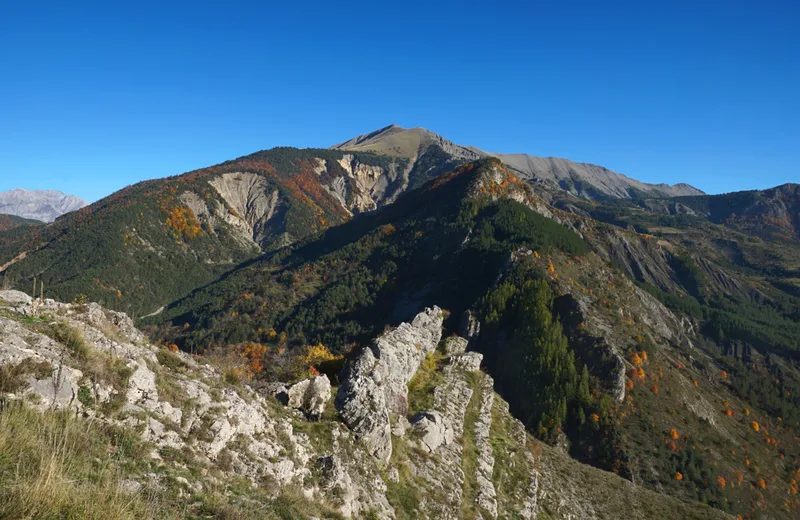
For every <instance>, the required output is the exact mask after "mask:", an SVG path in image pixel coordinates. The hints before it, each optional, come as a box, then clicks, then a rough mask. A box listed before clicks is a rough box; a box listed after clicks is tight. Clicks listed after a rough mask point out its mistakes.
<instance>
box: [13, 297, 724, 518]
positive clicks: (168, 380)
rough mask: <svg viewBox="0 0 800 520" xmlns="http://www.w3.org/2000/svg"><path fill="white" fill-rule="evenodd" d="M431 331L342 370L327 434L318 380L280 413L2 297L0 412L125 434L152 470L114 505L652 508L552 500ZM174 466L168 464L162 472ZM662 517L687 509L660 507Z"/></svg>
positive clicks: (544, 459)
mask: <svg viewBox="0 0 800 520" xmlns="http://www.w3.org/2000/svg"><path fill="white" fill-rule="evenodd" d="M441 320H442V314H441V311H440V310H439V309H438V308H433V309H429V310H427V311H425V312H423V313H421V314H419V315H418V316H417V317H416V318H415V319H414V320H413V321H412V322H411V323H404V324H402V325H400V326H399V327H397V328H395V329H392V330H390V331H388V332H387V333H385V334H383V335H381V336H380V337H379V338H377V339H376V340H375V341H374V343H373V345H372V346H371V347H370V348H367V349H365V350H364V351H363V352H362V353H361V354H360V355H359V356H358V357H356V358H355V359H354V360H353V361H352V362H351V365H350V366H349V368H348V369H347V370H346V371H345V375H344V379H343V383H342V386H341V387H340V389H339V391H338V395H337V400H336V401H337V408H338V409H339V411H340V413H341V418H342V422H339V421H338V420H337V419H336V418H335V416H334V415H333V410H332V406H331V403H330V402H329V401H330V398H331V388H330V383H329V382H328V380H327V378H326V377H325V376H319V377H317V378H315V379H312V380H307V381H303V382H300V383H299V384H297V385H293V386H292V387H290V388H288V389H287V390H279V392H287V393H288V405H289V406H284V405H282V404H280V403H279V401H278V400H276V399H275V398H274V397H272V395H271V394H269V393H261V392H258V391H255V390H254V389H253V388H251V387H250V386H249V385H248V384H246V383H241V382H231V381H230V380H229V378H228V377H223V374H222V373H221V372H220V370H219V369H217V368H215V367H214V366H212V365H209V364H206V363H204V362H203V361H202V360H198V359H194V358H192V357H189V356H186V355H184V354H181V353H180V352H173V351H170V350H168V349H165V348H163V347H156V346H154V345H152V344H149V343H148V342H147V340H146V338H145V337H144V336H143V335H142V334H141V333H140V332H139V331H138V330H136V329H135V328H134V327H133V324H132V322H131V320H130V319H129V318H128V317H127V316H125V315H124V314H122V313H116V312H112V311H108V310H105V309H103V308H102V307H100V306H98V305H96V304H87V305H77V304H74V305H68V304H62V303H58V302H55V301H53V300H45V301H39V300H31V299H30V298H29V297H28V296H27V295H25V294H23V293H20V292H16V291H5V292H0V371H2V376H3V382H2V391H3V393H2V395H0V399H1V400H2V402H4V403H9V402H11V401H21V402H23V403H25V406H30V407H34V408H36V409H39V410H42V411H45V410H52V409H68V410H71V411H72V412H73V413H75V414H77V415H78V416H80V417H85V418H88V419H91V420H93V421H100V422H103V423H107V424H112V425H115V426H116V427H118V428H123V429H127V430H130V431H132V432H137V435H139V436H140V437H141V438H142V439H143V440H144V441H145V442H146V443H147V444H148V445H149V446H150V457H151V458H152V460H153V461H160V462H158V464H159V465H160V467H161V468H162V469H161V470H160V471H159V472H157V473H153V472H150V471H146V470H137V469H130V468H129V469H127V470H126V471H127V474H126V475H125V477H126V480H124V486H125V492H126V493H133V494H138V493H147V492H148V490H152V489H155V488H154V486H155V487H160V489H163V488H164V486H170V485H177V486H179V487H180V488H181V489H187V490H189V493H190V494H189V495H187V494H186V493H185V492H183V491H182V492H181V493H179V494H178V495H176V496H177V497H178V498H179V499H180V497H187V498H188V497H190V496H192V495H191V493H195V496H197V495H196V494H197V493H199V490H202V489H206V488H214V489H220V488H222V489H226V486H227V483H228V482H238V481H237V480H236V479H241V478H243V479H244V480H245V482H247V483H248V484H247V485H249V486H252V487H264V489H265V490H267V491H269V492H271V493H279V492H281V490H283V489H300V490H301V491H302V494H303V495H304V496H305V497H306V498H307V499H309V500H312V501H314V502H317V503H320V504H324V505H325V506H326V507H331V508H333V509H335V510H337V511H338V512H339V514H341V515H342V516H344V517H346V518H365V517H366V518H384V519H391V518H430V519H434V518H436V519H438V518H486V519H488V518H537V515H538V516H539V517H561V518H600V517H603V516H607V515H612V514H613V515H615V516H616V517H618V518H639V517H641V515H640V514H639V513H641V512H642V511H645V512H646V511H650V510H652V507H653V506H652V505H650V503H652V502H653V498H652V497H651V493H650V492H647V491H644V490H641V489H639V488H636V487H635V486H631V485H630V484H625V483H624V481H622V480H621V479H619V478H618V477H616V476H613V475H610V474H605V473H603V472H600V471H597V470H593V469H590V468H588V469H582V471H583V472H588V476H587V475H582V476H577V477H576V481H575V482H570V485H571V486H572V489H571V490H566V491H565V489H564V488H563V487H561V485H560V484H559V486H560V487H553V484H554V482H557V481H558V480H559V479H563V478H564V476H563V475H564V474H563V473H562V470H561V469H560V468H561V467H562V465H564V464H566V465H568V466H569V465H570V464H573V463H572V462H569V461H568V459H567V458H566V457H563V456H560V455H558V454H557V453H556V452H554V451H552V450H551V449H550V448H548V447H546V446H541V445H539V444H538V443H537V442H536V441H534V440H533V439H532V438H531V437H529V436H528V435H527V434H526V433H525V430H524V428H523V427H522V425H521V424H520V423H519V422H518V421H516V420H515V419H514V418H513V417H511V416H510V415H509V412H508V407H507V405H506V404H505V403H504V402H503V401H502V400H501V399H500V398H499V397H498V396H496V395H495V394H494V392H493V390H492V380H491V378H490V377H488V376H487V375H485V374H483V373H482V372H481V371H480V362H481V356H480V355H479V354H477V353H474V352H465V351H464V349H465V347H466V343H467V342H466V340H462V339H461V338H457V337H451V338H448V339H447V340H446V341H444V342H440V337H441ZM423 365H424V366H423ZM422 372H424V373H425V375H426V377H432V378H433V380H434V381H435V383H436V384H435V385H434V386H433V388H432V389H431V390H430V391H431V392H432V393H433V396H432V399H431V400H429V401H426V402H429V403H430V405H429V406H428V407H426V409H424V410H419V411H416V410H409V404H408V392H409V390H408V388H409V383H412V384H411V386H412V387H414V388H417V387H416V386H414V384H413V382H414V380H415V377H417V378H418V377H420V374H421V373H422ZM415 397H419V396H415ZM367 411H368V413H364V412H367ZM411 412H414V413H413V415H410V414H411ZM0 413H3V412H2V411H0ZM81 420H84V419H81ZM175 453H182V454H183V455H182V457H183V458H182V461H183V462H181V463H175V462H169V459H168V456H171V455H170V454H175ZM165 462H166V464H165ZM148 464H149V463H148V462H147V461H146V460H143V461H140V463H139V464H138V465H137V467H140V468H144V467H147V466H148ZM187 465H188V466H187ZM187 469H189V470H190V471H189V472H187V471H186V470H187ZM176 475H181V476H176ZM183 475H187V476H183ZM587 478H592V479H595V480H594V482H595V483H594V486H595V487H598V486H599V487H604V488H608V489H609V490H610V489H614V490H615V491H614V492H615V493H616V494H617V496H619V497H621V498H622V499H623V500H625V501H627V503H629V504H637V505H636V506H635V507H634V508H633V509H631V508H628V509H627V511H620V512H619V515H617V512H613V513H612V511H613V508H614V507H615V504H614V501H610V502H609V503H606V502H605V501H603V500H595V499H594V498H592V497H591V496H587V495H586V493H585V491H584V487H585V486H584V485H583V484H581V482H582V481H584V482H585V481H586V479H587ZM120 485H122V484H120ZM237 486H241V484H237ZM237 489H241V487H239V488H237ZM193 490H194V491H193ZM598 496H599V495H598ZM196 505H197V504H196V503H195V504H194V506H196ZM640 506H641V509H638V508H639V507H640ZM662 506H665V507H667V506H668V507H667V509H666V510H671V511H677V512H679V514H681V513H683V514H689V512H690V510H689V508H688V507H687V506H684V505H683V504H681V503H679V502H676V501H674V500H672V499H662ZM703 513H704V514H705V513H706V512H705V511H703ZM708 514H711V515H712V516H713V513H712V512H708ZM545 515H549V516H545Z"/></svg>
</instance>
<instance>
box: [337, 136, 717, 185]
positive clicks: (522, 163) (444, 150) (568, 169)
mask: <svg viewBox="0 0 800 520" xmlns="http://www.w3.org/2000/svg"><path fill="white" fill-rule="evenodd" d="M333 148H335V149H339V150H351V151H371V152H375V153H380V154H386V155H392V156H396V157H402V158H405V159H408V160H410V161H411V170H412V171H413V170H414V167H415V166H416V163H417V162H418V161H423V163H424V162H426V161H425V159H426V158H429V156H431V155H433V154H435V155H445V156H450V157H451V158H452V160H453V161H457V162H458V161H460V162H463V161H474V160H476V159H480V158H482V157H497V158H498V159H500V160H501V161H503V162H504V163H505V164H506V165H507V166H510V167H511V168H512V169H514V170H515V171H516V172H517V174H518V176H519V177H520V178H522V179H525V180H528V181H540V182H545V183H547V184H549V185H551V186H552V187H555V186H557V187H559V188H561V189H563V190H566V191H567V192H569V193H571V194H573V195H575V196H578V197H583V198H587V199H603V198H618V199H631V198H639V197H642V196H648V197H680V196H690V195H703V192H702V191H700V190H698V189H697V188H695V187H693V186H689V185H688V184H683V183H681V184H675V185H674V186H670V185H668V184H647V183H644V182H640V181H637V180H636V179H631V178H630V177H626V176H625V175H622V174H621V173H616V172H613V171H611V170H609V169H608V168H604V167H602V166H597V165H594V164H587V163H577V162H574V161H570V160H568V159H560V158H557V157H536V156H533V155H528V154H522V153H516V154H506V153H494V152H487V151H484V150H480V149H478V148H475V147H467V146H461V145H458V144H455V143H452V142H450V141H448V140H447V139H445V138H443V137H442V136H440V135H437V134H435V133H433V132H431V131H430V130H426V129H424V128H411V129H405V128H401V127H399V126H397V125H390V126H387V127H385V128H382V129H380V130H377V131H375V132H372V133H369V134H364V135H360V136H357V137H354V138H353V139H350V140H349V141H345V142H344V143H341V144H338V145H335V146H333ZM427 172H428V170H424V171H422V172H420V173H421V174H423V176H424V177H427V178H430V177H431V175H425V174H426V173H427ZM426 180H427V179H426ZM410 181H411V182H412V184H413V181H414V179H410Z"/></svg>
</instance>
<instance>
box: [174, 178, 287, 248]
mask: <svg viewBox="0 0 800 520" xmlns="http://www.w3.org/2000/svg"><path fill="white" fill-rule="evenodd" d="M209 184H211V186H213V187H214V189H215V190H217V192H219V194H220V195H221V196H222V198H223V199H224V200H225V202H226V203H227V204H228V206H229V207H230V210H231V211H228V212H225V211H217V212H216V213H217V214H219V215H221V216H222V218H223V219H224V220H225V221H226V222H227V223H228V224H230V225H232V226H233V227H234V228H235V229H240V230H242V231H243V233H244V235H245V236H247V235H249V237H251V239H252V240H253V242H254V243H256V244H259V245H261V243H262V242H263V240H264V237H265V235H266V231H267V230H266V228H267V224H268V222H269V221H270V219H271V218H272V217H273V215H275V211H276V210H277V208H278V204H279V200H278V191H277V190H273V191H272V192H269V190H268V186H267V181H266V179H265V178H264V177H262V176H261V175H257V174H255V173H242V172H236V173H225V174H223V175H222V176H220V177H217V178H216V179H213V180H211V181H209ZM184 202H186V201H184ZM190 207H191V206H190ZM193 210H194V208H193ZM194 211H195V213H197V210H194Z"/></svg>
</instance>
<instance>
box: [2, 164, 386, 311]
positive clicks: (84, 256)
mask: <svg viewBox="0 0 800 520" xmlns="http://www.w3.org/2000/svg"><path fill="white" fill-rule="evenodd" d="M342 155H343V152H338V151H331V150H312V149H307V150H298V149H293V148H275V149H272V150H268V151H264V152H258V153H256V154H253V155H250V156H246V157H242V158H239V159H236V160H234V161H228V162H225V163H222V164H220V165H217V166H213V167H210V168H205V169H201V170H197V171H193V172H189V173H186V174H183V175H180V176H176V177H170V178H167V179H162V180H153V181H146V182H142V183H139V184H136V185H134V186H130V187H128V188H125V189H123V190H121V191H119V192H117V193H115V194H113V195H111V196H109V197H107V198H105V199H103V200H101V201H99V202H97V203H95V204H92V205H91V206H89V207H87V208H84V209H82V210H80V211H77V212H74V213H70V214H68V215H66V216H64V217H62V218H60V219H58V220H57V221H56V222H54V223H53V224H50V225H47V226H41V227H37V228H33V229H26V230H25V232H17V233H15V234H14V235H13V236H9V235H6V236H3V237H0V241H2V243H0V266H2V265H3V264H5V263H7V262H11V261H12V260H14V259H15V258H18V256H19V255H20V254H22V253H25V256H24V258H18V260H17V261H16V262H13V263H12V264H11V265H9V266H8V267H7V268H6V269H5V270H3V271H2V273H1V274H0V276H2V278H3V283H4V284H6V285H7V286H13V287H18V288H21V289H22V290H29V289H28V288H29V287H31V285H32V281H33V277H34V276H35V277H37V279H39V280H41V281H43V282H44V284H45V293H46V295H49V296H52V297H56V298H58V299H61V300H66V301H71V300H72V299H74V298H76V297H78V296H79V295H83V296H86V297H87V298H88V299H89V300H91V301H97V302H100V303H102V304H103V305H105V306H107V307H111V308H114V309H121V310H126V311H128V312H130V313H131V314H133V315H135V316H141V315H144V314H148V313H151V312H153V311H155V310H156V309H158V308H159V307H160V306H162V305H165V304H167V303H169V302H171V301H173V300H175V299H177V298H180V297H181V296H184V295H185V294H187V293H188V292H190V291H191V290H193V289H195V288H197V287H199V286H201V285H203V284H206V283H209V282H211V281H212V280H214V279H216V278H217V277H218V276H220V275H221V274H222V273H224V272H226V271H228V270H230V269H231V268H233V267H235V266H236V265H238V264H239V263H241V262H243V261H246V260H249V259H251V258H254V257H256V256H258V255H259V254H261V251H262V250H263V251H268V250H270V249H274V248H277V247H280V246H282V245H285V244H286V243H289V242H291V241H294V240H298V239H301V238H303V237H304V236H307V235H310V234H313V233H315V232H318V231H320V230H322V229H325V228H326V227H328V226H330V225H332V224H338V223H341V222H344V221H345V220H347V219H348V218H349V215H348V213H347V211H346V210H345V209H344V208H343V207H342V204H341V203H340V202H339V201H337V200H336V199H335V198H334V197H333V196H332V195H331V194H330V192H329V191H327V189H326V188H324V187H323V185H322V183H323V181H324V180H325V179H326V178H328V177H331V176H334V177H335V176H341V175H344V174H345V173H344V171H343V170H342V169H341V167H340V166H339V164H338V163H337V159H338V158H341V156H342ZM356 155H357V158H358V159H359V160H360V161H361V162H363V163H365V164H375V165H384V166H385V165H387V164H389V163H390V162H391V161H392V160H391V159H387V158H385V157H379V156H376V155H374V154H369V153H362V154H356ZM320 159H321V160H323V161H325V163H326V166H325V167H324V168H322V169H321V170H320V168H319V165H320V164H321V163H320ZM239 172H244V175H245V177H244V181H241V180H238V178H235V179H234V180H232V181H230V182H228V184H227V185H225V188H226V189H227V190H228V192H226V193H225V194H223V193H221V192H220V191H219V190H218V189H217V188H216V187H215V186H212V184H211V182H215V183H219V182H220V181H219V179H220V178H221V176H223V175H226V174H234V173H239ZM234 177H235V176H234ZM217 185H219V184H217ZM237 190H238V191H237ZM248 190H249V191H248ZM232 204H233V205H232ZM237 204H238V206H237V207H239V209H238V210H237V208H236V207H234V206H235V205H237ZM190 206H191V207H190ZM253 208H255V210H261V213H257V214H252V215H251V214H249V213H248V214H245V212H246V211H248V212H249V211H250V210H251V209H253ZM255 210H254V211H255ZM197 211H199V213H196V212H197Z"/></svg>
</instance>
